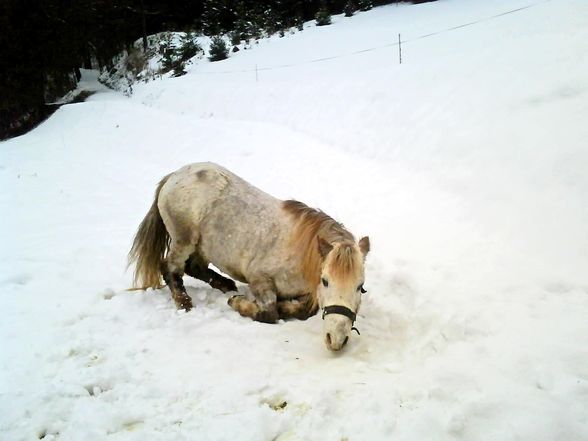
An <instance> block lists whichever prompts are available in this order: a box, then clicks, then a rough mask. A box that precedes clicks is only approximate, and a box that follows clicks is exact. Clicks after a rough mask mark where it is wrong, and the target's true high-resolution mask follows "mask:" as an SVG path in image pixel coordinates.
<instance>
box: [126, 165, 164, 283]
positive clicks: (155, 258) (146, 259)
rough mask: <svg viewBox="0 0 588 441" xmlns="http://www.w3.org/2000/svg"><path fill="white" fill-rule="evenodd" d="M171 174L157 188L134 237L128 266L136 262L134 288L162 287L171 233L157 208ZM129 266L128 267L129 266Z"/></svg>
mask: <svg viewBox="0 0 588 441" xmlns="http://www.w3.org/2000/svg"><path fill="white" fill-rule="evenodd" d="M170 176H171V175H167V176H166V177H164V178H163V179H162V180H161V181H160V182H159V184H158V185H157V189H156V190H155V200H154V201H153V204H152V205H151V208H150V209H149V211H148V212H147V215H146V216H145V219H143V222H141V225H139V229H138V230H137V233H136V234H135V238H134V239H133V246H132V247H131V251H129V256H128V259H129V260H128V262H129V263H128V266H131V265H132V264H133V263H135V273H134V277H133V289H147V288H160V287H161V286H162V284H161V264H162V263H163V259H164V257H165V252H166V251H167V249H168V248H169V240H170V239H169V233H168V232H167V230H166V229H165V224H164V223H163V219H162V218H161V214H160V213H159V208H157V200H158V199H159V192H160V191H161V187H163V184H165V183H166V181H167V180H168V178H169V177H170ZM128 266H127V268H128Z"/></svg>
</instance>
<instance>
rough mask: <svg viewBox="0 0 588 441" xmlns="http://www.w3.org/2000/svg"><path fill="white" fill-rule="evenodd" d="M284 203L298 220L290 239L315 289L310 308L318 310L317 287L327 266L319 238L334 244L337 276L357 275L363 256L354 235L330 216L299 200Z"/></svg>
mask: <svg viewBox="0 0 588 441" xmlns="http://www.w3.org/2000/svg"><path fill="white" fill-rule="evenodd" d="M282 206H283V208H284V210H285V211H286V212H287V213H288V214H290V215H291V216H292V217H293V218H294V220H295V223H294V230H293V231H292V236H291V238H290V239H291V246H292V248H293V249H294V253H295V254H296V255H297V256H299V257H300V270H301V272H302V275H303V277H304V279H305V280H306V281H307V283H308V284H309V286H310V288H311V297H312V300H311V302H310V305H309V308H310V310H311V311H313V313H314V312H316V310H317V309H318V299H317V293H316V288H317V286H318V284H319V283H320V278H321V272H322V266H323V258H322V256H321V254H320V252H319V244H318V241H319V238H322V239H324V240H325V241H326V242H328V243H329V244H332V245H334V247H333V253H334V255H333V257H332V258H331V259H330V263H329V271H330V273H331V274H333V276H335V277H338V278H345V277H347V276H350V275H352V274H355V273H356V271H357V269H358V262H361V258H360V257H359V256H357V253H356V252H354V251H355V239H354V237H353V235H352V234H351V233H350V232H349V231H347V230H346V229H345V227H344V226H343V225H342V224H340V223H339V222H337V221H336V220H334V219H333V218H331V217H330V216H329V215H327V214H325V213H323V212H322V211H321V210H317V209H314V208H310V207H309V206H308V205H306V204H303V203H302V202H299V201H295V200H288V201H284V202H283V204H282Z"/></svg>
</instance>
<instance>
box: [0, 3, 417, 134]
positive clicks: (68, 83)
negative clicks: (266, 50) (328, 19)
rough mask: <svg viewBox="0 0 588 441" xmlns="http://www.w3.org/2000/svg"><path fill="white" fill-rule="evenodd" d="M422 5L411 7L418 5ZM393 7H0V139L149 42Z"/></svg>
mask: <svg viewBox="0 0 588 441" xmlns="http://www.w3.org/2000/svg"><path fill="white" fill-rule="evenodd" d="M421 1H423V0H414V2H421ZM393 2H394V1H371V0H261V1H252V0H204V1H195V0H174V1H162V0H1V2H0V139H4V138H6V137H9V136H14V135H15V134H19V133H23V132H24V131H26V130H28V129H30V128H31V127H32V126H34V125H35V124H37V123H38V121H40V120H42V119H43V118H44V117H45V116H46V115H47V113H48V112H50V111H51V103H52V102H53V101H54V100H55V99H56V98H58V97H60V96H63V95H64V94H65V93H66V92H67V91H69V90H71V89H73V88H75V86H76V84H77V81H78V80H79V78H80V70H79V69H80V68H83V67H85V68H92V67H93V68H103V67H110V65H111V63H112V60H113V57H114V56H115V55H117V54H119V53H120V52H122V51H123V50H125V49H126V50H130V48H131V46H132V44H133V43H134V42H135V41H136V40H137V39H140V38H143V44H144V45H145V46H146V45H147V39H146V36H147V35H148V34H153V33H157V32H161V31H170V30H174V31H178V30H190V31H195V32H199V33H202V34H204V35H209V36H213V35H219V34H225V33H229V32H231V33H232V35H233V37H232V38H237V39H242V40H248V39H254V38H260V37H261V36H263V35H268V34H269V35H271V34H273V33H276V32H282V33H283V32H284V30H286V29H289V28H291V27H299V28H301V27H302V23H304V22H305V21H308V20H312V19H315V18H317V13H322V14H330V13H333V14H338V13H343V12H345V13H346V14H353V12H354V11H355V10H360V9H361V10H367V9H370V8H371V7H372V6H374V5H379V4H384V3H393Z"/></svg>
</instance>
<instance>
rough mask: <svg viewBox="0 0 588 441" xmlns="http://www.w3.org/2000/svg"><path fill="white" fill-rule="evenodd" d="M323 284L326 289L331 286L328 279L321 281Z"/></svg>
mask: <svg viewBox="0 0 588 441" xmlns="http://www.w3.org/2000/svg"><path fill="white" fill-rule="evenodd" d="M321 282H323V286H324V287H325V288H326V287H327V286H329V282H328V280H327V279H324V278H323V279H321Z"/></svg>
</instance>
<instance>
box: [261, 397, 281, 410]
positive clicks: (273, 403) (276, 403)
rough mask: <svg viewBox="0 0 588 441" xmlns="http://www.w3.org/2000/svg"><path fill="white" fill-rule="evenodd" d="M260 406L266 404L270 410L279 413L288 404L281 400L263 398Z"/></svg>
mask: <svg viewBox="0 0 588 441" xmlns="http://www.w3.org/2000/svg"><path fill="white" fill-rule="evenodd" d="M261 404H266V405H267V406H268V407H269V408H270V409H272V410H275V411H276V412H280V411H282V410H284V409H285V408H286V406H287V405H288V402H287V401H286V400H283V399H281V398H264V399H262V400H261Z"/></svg>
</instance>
